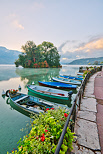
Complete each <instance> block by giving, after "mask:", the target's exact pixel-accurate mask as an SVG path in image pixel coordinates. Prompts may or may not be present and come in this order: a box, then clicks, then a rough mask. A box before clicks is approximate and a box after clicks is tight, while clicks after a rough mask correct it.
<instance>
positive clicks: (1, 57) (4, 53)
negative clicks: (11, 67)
mask: <svg viewBox="0 0 103 154" xmlns="http://www.w3.org/2000/svg"><path fill="white" fill-rule="evenodd" d="M20 53H21V52H19V51H16V50H9V49H7V48H5V47H2V46H0V64H14V62H15V60H16V59H18V55H19V54H20Z"/></svg>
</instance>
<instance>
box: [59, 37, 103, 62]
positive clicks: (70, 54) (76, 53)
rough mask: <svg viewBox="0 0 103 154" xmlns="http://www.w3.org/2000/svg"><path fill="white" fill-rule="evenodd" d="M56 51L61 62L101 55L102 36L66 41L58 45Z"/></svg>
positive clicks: (102, 46) (102, 52)
mask: <svg viewBox="0 0 103 154" xmlns="http://www.w3.org/2000/svg"><path fill="white" fill-rule="evenodd" d="M58 51H59V53H60V55H61V62H62V63H68V62H71V61H73V60H75V59H82V58H94V57H103V37H100V38H96V37H95V38H91V39H90V40H89V41H88V42H80V41H66V42H64V43H62V44H61V45H60V47H59V48H58Z"/></svg>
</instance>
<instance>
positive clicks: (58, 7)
mask: <svg viewBox="0 0 103 154" xmlns="http://www.w3.org/2000/svg"><path fill="white" fill-rule="evenodd" d="M27 41H33V42H34V43H35V44H36V45H39V44H41V43H42V42H43V41H47V42H51V43H53V44H54V46H56V47H57V48H58V51H59V54H60V55H61V62H70V61H72V60H74V59H80V58H87V57H101V56H102V57H103V0H9V1H8V0H0V46H4V47H6V48H7V49H10V50H11V49H12V50H18V51H22V50H21V46H22V45H25V44H26V42H27Z"/></svg>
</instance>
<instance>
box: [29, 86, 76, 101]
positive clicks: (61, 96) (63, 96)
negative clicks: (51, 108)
mask: <svg viewBox="0 0 103 154" xmlns="http://www.w3.org/2000/svg"><path fill="white" fill-rule="evenodd" d="M27 88H28V90H29V91H30V92H32V94H33V95H35V96H37V97H41V98H43V99H46V100H49V101H53V102H57V103H62V102H65V103H66V102H68V100H69V99H70V98H71V95H72V94H73V92H72V91H70V92H67V91H64V90H58V89H55V88H49V87H48V88H47V87H43V86H37V85H27Z"/></svg>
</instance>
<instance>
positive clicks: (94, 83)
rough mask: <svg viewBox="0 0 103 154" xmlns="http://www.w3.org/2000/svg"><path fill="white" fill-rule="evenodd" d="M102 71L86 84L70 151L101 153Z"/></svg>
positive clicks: (102, 150)
mask: <svg viewBox="0 0 103 154" xmlns="http://www.w3.org/2000/svg"><path fill="white" fill-rule="evenodd" d="M102 117H103V71H102V72H97V73H95V74H94V75H93V76H91V77H90V79H89V81H88V83H87V84H86V87H85V91H84V96H83V99H82V102H81V106H80V111H79V112H78V115H77V120H76V123H75V133H76V135H77V139H76V143H74V144H73V146H74V149H73V151H72V153H75V154H103V120H102Z"/></svg>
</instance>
